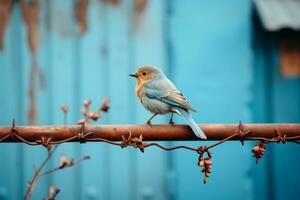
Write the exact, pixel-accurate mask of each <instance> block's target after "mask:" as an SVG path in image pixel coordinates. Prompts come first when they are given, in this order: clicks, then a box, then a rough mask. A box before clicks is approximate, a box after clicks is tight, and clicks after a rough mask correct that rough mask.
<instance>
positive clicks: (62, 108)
mask: <svg viewBox="0 0 300 200" xmlns="http://www.w3.org/2000/svg"><path fill="white" fill-rule="evenodd" d="M60 108H61V110H62V111H63V112H64V113H65V114H66V113H68V111H69V106H68V105H67V104H64V105H62V106H61V107H60Z"/></svg>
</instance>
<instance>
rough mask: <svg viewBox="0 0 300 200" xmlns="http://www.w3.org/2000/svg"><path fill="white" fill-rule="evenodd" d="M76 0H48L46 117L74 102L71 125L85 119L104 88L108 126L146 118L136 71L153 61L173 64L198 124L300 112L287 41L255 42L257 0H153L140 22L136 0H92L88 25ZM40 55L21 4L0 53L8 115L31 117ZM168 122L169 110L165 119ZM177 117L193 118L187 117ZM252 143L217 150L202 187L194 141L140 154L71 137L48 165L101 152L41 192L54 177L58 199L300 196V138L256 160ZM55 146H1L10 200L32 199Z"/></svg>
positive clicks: (42, 116) (0, 114)
mask: <svg viewBox="0 0 300 200" xmlns="http://www.w3.org/2000/svg"><path fill="white" fill-rule="evenodd" d="M74 2H75V1H72V0H67V1H58V0H56V1H48V3H49V4H48V5H46V1H45V0H44V1H42V4H41V5H42V7H41V19H40V31H41V37H40V45H39V50H38V54H37V61H38V66H39V67H40V69H41V70H42V72H43V74H44V78H45V83H46V88H45V89H44V90H40V89H38V88H37V89H36V91H37V96H38V104H37V108H38V122H37V123H38V124H62V123H63V115H62V112H61V110H60V106H61V105H62V104H64V103H67V104H68V105H69V107H70V112H69V115H68V123H69V124H75V123H76V121H77V120H78V119H79V118H80V113H79V109H80V107H81V102H82V101H83V100H85V99H91V100H92V101H93V108H95V109H96V108H97V106H98V105H99V104H100V100H101V98H103V97H109V98H110V99H111V110H110V112H109V113H108V114H104V115H103V118H102V119H100V121H99V122H97V123H98V124H104V123H109V124H114V123H145V121H146V120H147V118H148V117H149V116H150V113H148V112H147V111H145V110H144V108H143V107H142V106H141V105H140V103H139V102H138V100H137V99H136V97H135V95H134V80H132V79H130V78H129V77H128V74H129V73H131V72H133V71H134V70H135V69H136V68H137V67H138V66H140V65H144V64H155V65H158V66H161V67H162V68H163V69H164V71H165V72H166V73H167V74H168V75H169V76H170V78H171V79H172V80H173V81H174V82H175V83H176V85H177V86H178V88H179V89H180V90H181V91H182V92H183V93H184V94H185V96H186V97H187V98H188V99H189V101H190V102H191V104H192V105H193V107H195V108H197V110H198V112H197V113H194V118H195V120H197V121H198V122H199V123H236V122H238V121H239V120H243V122H299V118H300V103H299V102H300V99H299V98H300V93H299V92H300V88H299V87H300V84H299V78H298V79H293V80H286V79H283V78H282V77H281V75H280V73H279V65H278V54H277V53H276V47H274V46H271V45H269V44H268V43H267V42H266V41H265V40H264V38H263V39H261V40H258V39H255V41H254V42H256V44H261V43H263V44H265V43H266V45H258V46H257V47H256V48H252V39H253V35H252V33H253V31H256V30H255V29H253V27H252V22H251V20H252V18H251V9H252V5H251V1H250V0H244V1H240V0H231V1H226V2H225V1H224V2H220V1H217V0H214V1H190V2H189V4H187V3H186V2H183V1H180V0H172V1H160V0H151V1H148V5H147V6H146V8H145V10H144V11H143V12H142V13H141V14H140V15H139V17H140V20H139V21H136V18H135V17H136V15H135V13H134V11H133V3H134V2H133V0H124V1H121V3H120V4H118V5H111V4H107V3H103V2H101V1H96V0H91V1H90V2H91V3H90V5H89V7H88V24H89V25H88V31H87V32H86V33H85V34H84V35H80V34H79V33H77V32H76V24H75V21H74V17H73V16H74V13H73V7H74ZM47 13H48V14H50V18H49V15H48V14H47ZM49 19H50V23H48V22H49V21H48V20H49ZM256 40H257V41H256ZM261 41H262V42H261ZM271 44H272V43H271ZM30 65H31V55H30V53H29V52H28V47H27V43H26V29H25V26H24V23H23V21H22V19H21V17H20V6H19V5H18V4H17V5H16V6H15V7H14V12H13V15H12V19H11V21H10V25H9V27H8V29H7V31H6V34H5V49H4V51H3V52H0V67H1V73H0V91H1V92H0V124H1V125H8V124H10V121H11V119H12V118H16V120H17V124H27V111H28V105H29V100H28V83H29V82H28V77H29V71H30ZM165 122H167V117H158V118H157V119H155V123H165ZM176 122H177V123H183V122H184V121H182V120H181V119H180V118H179V117H176ZM206 143H209V142H205V143H202V144H206ZM164 144H166V145H170V144H172V145H174V144H179V143H178V142H171V143H170V142H168V143H164ZM180 144H187V145H195V146H197V145H199V144H198V143H197V142H193V143H190V142H180ZM251 145H252V144H246V145H245V146H244V147H241V145H240V143H237V142H236V143H227V144H224V145H222V146H220V147H217V148H216V149H214V150H213V152H214V154H213V163H214V165H213V173H212V175H211V177H210V178H209V179H208V184H207V185H203V184H202V174H201V173H200V169H199V167H198V166H197V159H198V158H197V155H195V154H191V153H190V152H187V151H184V150H182V151H176V152H172V153H170V152H168V153H166V152H163V151H160V150H158V149H156V148H153V149H147V150H146V152H145V153H144V154H141V153H140V152H137V151H135V150H133V149H126V150H124V149H119V148H116V147H112V146H110V145H107V144H100V143H97V144H96V143H88V144H64V145H61V146H60V147H59V150H58V152H57V153H56V156H54V158H53V160H51V162H50V163H49V166H48V167H50V166H54V165H57V163H58V162H59V158H60V156H61V154H63V153H64V154H66V155H67V157H68V158H71V157H80V156H81V155H84V154H89V155H90V156H91V157H92V159H91V160H89V161H86V162H84V163H81V164H80V165H77V166H76V167H74V168H71V169H66V170H65V171H64V172H58V173H55V174H53V175H51V176H48V177H44V178H42V179H41V180H40V182H39V184H38V186H37V188H36V190H35V192H34V194H33V199H41V198H42V197H44V196H45V195H46V193H47V192H48V188H49V186H50V184H55V185H56V186H58V187H60V188H61V189H62V192H61V193H60V194H59V199H111V200H114V199H180V200H181V199H182V200H185V199H198V198H207V199H283V198H284V197H285V196H286V195H288V197H289V199H297V190H296V189H294V190H293V187H291V185H297V180H299V176H298V169H299V164H300V160H299V156H297V152H298V148H299V147H297V146H295V145H285V146H283V145H282V146H278V145H273V146H272V147H270V149H268V151H267V153H266V157H265V159H263V160H262V163H261V164H260V165H258V166H257V165H255V162H254V159H253V158H252V157H251V153H250V150H251ZM45 155H46V151H45V149H43V148H42V147H28V146H25V145H20V144H1V145H0V162H1V170H0V199H22V196H23V194H24V192H25V190H26V183H27V181H28V180H29V179H30V178H31V177H32V175H33V167H32V166H33V165H38V164H39V163H40V161H41V160H42V159H43V157H44V156H45ZM282 155H285V156H284V157H283V156H282ZM285 163H289V164H288V166H286V164H285ZM290 163H293V164H290ZM290 172H291V173H290ZM282 174H285V175H284V176H283V175H282ZM283 191H287V192H286V193H284V192H283Z"/></svg>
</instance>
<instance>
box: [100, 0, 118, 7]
mask: <svg viewBox="0 0 300 200" xmlns="http://www.w3.org/2000/svg"><path fill="white" fill-rule="evenodd" d="M100 1H102V2H103V3H107V4H111V5H113V6H117V5H119V4H120V3H121V0H100Z"/></svg>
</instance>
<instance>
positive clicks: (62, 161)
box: [59, 154, 67, 168]
mask: <svg viewBox="0 0 300 200" xmlns="http://www.w3.org/2000/svg"><path fill="white" fill-rule="evenodd" d="M66 165H67V157H66V155H65V154H63V155H61V157H60V163H59V168H64V167H65V166H66Z"/></svg>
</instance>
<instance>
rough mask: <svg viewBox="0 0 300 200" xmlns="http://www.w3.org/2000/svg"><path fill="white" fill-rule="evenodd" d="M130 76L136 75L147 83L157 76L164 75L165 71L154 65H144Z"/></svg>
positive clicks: (139, 79) (140, 80) (142, 81)
mask: <svg viewBox="0 0 300 200" xmlns="http://www.w3.org/2000/svg"><path fill="white" fill-rule="evenodd" d="M129 76H132V77H135V78H136V79H137V80H138V81H139V82H141V83H147V82H149V81H152V80H153V79H155V78H159V77H160V76H163V72H162V71H161V70H160V69H159V68H156V67H153V66H143V67H140V68H139V69H138V70H137V71H136V72H135V73H134V74H130V75H129Z"/></svg>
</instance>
